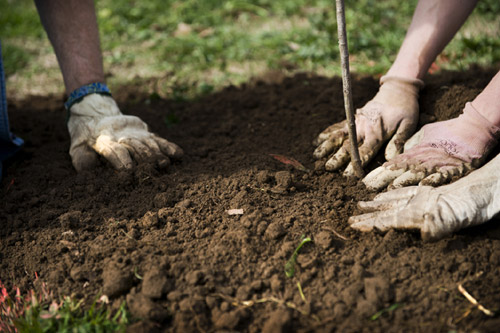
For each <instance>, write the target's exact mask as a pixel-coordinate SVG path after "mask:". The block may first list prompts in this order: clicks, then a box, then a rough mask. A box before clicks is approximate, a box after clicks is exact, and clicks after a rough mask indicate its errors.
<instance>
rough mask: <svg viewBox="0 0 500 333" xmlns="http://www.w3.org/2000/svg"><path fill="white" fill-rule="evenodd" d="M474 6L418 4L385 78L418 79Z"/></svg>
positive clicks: (448, 1)
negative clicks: (389, 76)
mask: <svg viewBox="0 0 500 333" xmlns="http://www.w3.org/2000/svg"><path fill="white" fill-rule="evenodd" d="M476 4H477V0H439V1H435V0H420V1H419V2H418V4H417V8H416V9H415V13H414V14H413V19H412V22H411V25H410V27H409V28H408V32H407V33H406V37H405V39H404V41H403V44H402V45H401V48H400V49H399V53H398V56H397V57H396V61H395V62H394V64H393V65H392V67H391V68H390V69H389V71H388V72H387V75H391V76H400V77H407V78H416V79H422V78H423V77H424V75H425V73H427V70H428V69H429V67H430V65H431V64H432V62H433V61H434V59H435V58H436V57H437V56H438V54H439V53H441V51H442V50H443V49H444V47H445V46H446V44H448V42H449V41H450V40H451V39H452V38H453V36H454V35H455V33H456V32H457V31H458V29H460V27H461V26H462V24H463V23H464V22H465V20H466V19H467V17H468V16H469V14H470V13H471V12H472V10H473V9H474V7H475V6H476Z"/></svg>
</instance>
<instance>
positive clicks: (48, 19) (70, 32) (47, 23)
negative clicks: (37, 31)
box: [35, 0, 104, 93]
mask: <svg viewBox="0 0 500 333" xmlns="http://www.w3.org/2000/svg"><path fill="white" fill-rule="evenodd" d="M35 3H36V6H37V9H38V13H39V14H40V19H41V21H42V24H43V26H44V28H45V30H46V31H47V35H48V36H49V39H50V41H51V43H52V46H53V47H54V50H55V53H56V56H57V60H58V62H59V66H60V67H61V72H62V75H63V78H64V84H65V86H66V91H67V92H68V93H70V92H72V91H73V90H75V89H77V88H79V87H81V86H83V85H85V84H89V83H92V82H104V70H103V65H102V55H101V48H100V43H99V30H98V27H97V19H96V15H95V8H94V1H92V0H35Z"/></svg>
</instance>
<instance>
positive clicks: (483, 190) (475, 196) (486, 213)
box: [349, 155, 500, 240]
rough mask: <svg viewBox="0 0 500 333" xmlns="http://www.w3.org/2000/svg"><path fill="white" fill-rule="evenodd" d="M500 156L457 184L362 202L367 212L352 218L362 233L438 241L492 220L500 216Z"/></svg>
mask: <svg viewBox="0 0 500 333" xmlns="http://www.w3.org/2000/svg"><path fill="white" fill-rule="evenodd" d="M498 170H500V155H497V156H496V157H495V158H494V159H493V160H491V161H490V162H489V163H487V164H486V165H485V166H483V167H482V168H480V169H478V170H475V171H473V172H472V173H470V174H469V175H467V176H466V177H464V178H462V179H460V180H458V181H456V182H455V183H452V184H449V185H445V186H442V187H437V188H435V187H431V186H411V187H405V188H400V189H396V190H392V191H389V192H386V193H381V194H379V195H377V196H376V197H375V198H374V199H373V201H368V202H363V201H362V202H359V203H358V206H359V207H360V208H361V209H362V210H364V211H365V212H369V213H366V214H363V215H359V216H353V217H350V218H349V224H350V225H351V227H352V228H354V229H357V230H360V231H371V230H373V229H379V230H381V231H387V230H389V229H390V228H395V229H416V230H420V233H421V235H422V239H423V240H435V239H439V238H442V237H444V236H447V235H449V234H451V233H453V232H455V231H457V230H460V229H463V228H465V227H469V226H473V225H478V224H481V223H484V222H486V221H488V220H490V219H491V218H492V217H493V216H495V214H497V213H498V212H500V175H499V173H498Z"/></svg>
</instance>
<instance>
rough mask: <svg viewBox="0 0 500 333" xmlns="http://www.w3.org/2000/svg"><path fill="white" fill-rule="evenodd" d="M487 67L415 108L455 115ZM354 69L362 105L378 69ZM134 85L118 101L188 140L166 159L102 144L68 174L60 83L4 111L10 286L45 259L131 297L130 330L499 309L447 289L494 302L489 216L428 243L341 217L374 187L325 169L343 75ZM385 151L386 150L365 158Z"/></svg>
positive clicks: (458, 325) (497, 288) (250, 326)
mask: <svg viewBox="0 0 500 333" xmlns="http://www.w3.org/2000/svg"><path fill="white" fill-rule="evenodd" d="M494 73H495V71H493V70H480V69H472V70H469V71H467V72H463V73H441V74H437V75H434V76H432V77H429V78H428V79H427V80H426V82H427V85H426V87H425V88H424V90H423V91H422V94H421V111H422V112H423V113H426V114H428V115H432V116H434V117H436V118H437V119H438V120H443V119H448V118H451V117H456V116H457V115H458V114H459V113H460V112H461V110H462V108H463V106H464V104H465V102H466V101H469V100H471V99H473V98H474V97H475V96H476V95H477V94H478V93H479V92H480V91H481V89H482V88H483V87H484V86H485V85H486V84H487V83H488V81H489V80H490V79H491V77H492V76H493V75H494ZM353 86H354V101H355V104H356V106H357V107H360V106H362V105H363V104H364V103H366V102H367V101H368V100H369V99H370V98H371V97H373V95H374V94H375V93H376V91H377V87H378V83H377V80H376V79H375V78H371V77H362V78H361V77H358V78H355V81H354V84H353ZM133 91H134V89H133V88H130V87H128V88H123V89H122V90H121V91H117V92H116V96H118V97H117V98H118V100H119V104H120V105H121V108H122V111H124V113H127V114H133V115H137V116H139V117H141V118H142V119H143V120H145V121H146V122H147V123H148V124H149V125H150V127H151V129H152V130H153V131H154V132H156V133H158V134H160V135H161V136H163V137H165V138H167V139H169V140H171V141H173V142H176V143H177V144H179V145H180V146H181V147H183V148H184V149H185V152H186V156H185V157H184V158H183V159H182V160H180V161H174V162H173V164H172V165H171V166H169V167H168V169H167V170H157V169H155V167H154V166H151V165H141V166H138V167H137V168H135V170H133V172H117V171H114V170H111V169H110V168H109V167H108V166H106V165H104V162H103V165H102V166H101V167H99V168H98V169H97V170H95V171H94V172H87V173H81V174H77V173H76V172H75V171H74V170H73V168H72V165H71V161H70V158H69V155H68V147H69V137H68V134H67V130H66V127H65V117H66V116H65V112H64V110H63V107H62V102H63V99H62V96H61V97H46V98H30V99H27V100H24V101H18V102H15V103H11V105H9V107H10V109H9V110H10V117H11V123H12V129H13V131H14V132H15V133H16V134H18V135H19V136H21V137H22V138H24V139H25V141H26V148H25V149H24V153H23V154H22V155H21V156H19V158H18V159H17V160H16V161H14V162H12V163H11V164H10V165H8V166H7V167H6V168H4V170H5V176H4V179H3V180H2V192H3V193H2V200H1V202H0V223H1V228H0V280H2V281H3V282H5V283H7V285H8V286H10V287H12V286H13V285H17V286H20V287H22V288H24V289H27V288H31V287H32V283H33V280H34V276H35V272H37V273H38V275H39V276H40V279H41V280H43V281H45V282H47V284H48V285H49V287H50V288H51V289H52V290H54V292H55V293H56V294H57V295H74V296H75V297H79V298H85V299H86V300H87V301H89V302H91V301H92V300H93V299H95V297H97V296H98V295H99V294H106V295H108V296H109V297H110V299H111V302H112V306H114V307H118V306H119V304H120V303H121V302H123V301H126V302H127V305H128V308H129V310H130V311H131V312H132V314H133V315H134V317H136V318H138V319H141V320H140V321H138V322H136V323H134V324H133V325H132V326H131V327H130V331H134V332H136V331H141V330H142V331H154V330H157V331H166V332H196V331H201V332H209V331H210V332H213V331H220V332H222V331H225V332H228V331H245V332H288V331H296V332H311V331H318V332H332V331H338V332H351V331H352V332H354V331H355V332H361V331H370V332H391V331H394V332H401V331H412V332H413V331H425V332H441V331H448V330H457V331H471V330H473V329H476V330H479V331H484V332H487V331H494V330H496V329H497V328H498V325H499V324H500V321H499V319H495V318H490V317H486V316H485V315H484V314H483V313H481V312H480V311H478V310H477V309H476V308H475V307H474V306H472V305H471V304H470V303H469V302H468V301H467V300H466V299H465V298H464V297H463V296H462V295H461V294H460V293H459V292H458V290H457V284H459V283H463V285H464V287H465V288H466V289H467V290H468V291H469V292H470V293H471V294H472V295H473V296H474V297H476V298H477V299H478V300H479V301H480V302H481V303H482V304H483V305H484V306H485V307H487V308H491V309H495V308H498V306H499V304H500V276H499V274H498V273H499V271H498V265H499V263H500V227H499V226H498V223H487V224H486V225H483V226H480V227H476V228H471V229H467V230H464V231H462V232H460V233H458V234H456V235H454V236H452V237H449V238H446V239H443V240H441V241H438V242H435V243H423V242H422V240H421V239H420V236H419V234H418V233H411V232H399V231H390V232H388V233H386V234H381V233H378V232H372V233H368V234H361V233H358V232H356V231H354V230H352V229H350V228H349V226H348V224H347V219H348V217H349V216H351V215H354V214H357V213H358V210H357V208H356V203H357V201H359V200H367V199H370V198H371V197H372V196H373V195H374V193H370V192H368V191H367V190H366V189H365V188H364V186H363V184H362V183H361V182H359V181H357V180H352V179H345V178H343V177H342V176H341V175H340V173H328V172H325V171H322V170H321V168H320V167H318V166H319V165H320V164H318V163H315V161H314V160H313V158H312V151H313V146H312V144H311V142H312V140H313V139H314V138H315V136H316V135H317V134H318V133H319V132H320V131H321V130H323V129H324V128H326V127H327V126H328V125H330V124H332V123H334V122H338V121H340V120H342V119H344V118H345V116H344V109H343V97H342V89H341V80H340V79H339V78H325V77H318V76H314V75H309V74H301V75H296V76H294V77H292V78H284V79H281V80H274V81H273V80H267V81H257V82H255V83H253V84H251V85H250V84H249V85H248V86H242V87H228V88H227V89H224V90H223V91H221V92H218V93H215V94H212V95H210V96H206V97H203V98H201V99H199V100H197V101H172V100H158V99H148V98H143V97H141V96H137V95H134V93H133ZM270 154H281V155H285V156H287V157H289V158H294V159H296V160H298V161H300V162H301V163H302V164H303V165H305V166H306V167H307V168H308V169H310V170H312V171H310V172H304V171H300V170H296V169H294V168H293V167H291V166H289V165H285V164H282V163H280V162H279V161H277V160H275V159H273V158H272V157H271V156H270ZM382 162H383V157H382V156H379V157H378V158H377V160H376V161H375V162H373V163H372V166H371V167H372V168H373V167H375V166H377V165H378V164H380V163H382ZM229 209H242V210H243V214H242V215H230V214H228V212H227V210H229ZM303 235H305V236H310V237H311V238H312V239H313V241H312V242H310V243H307V244H306V245H305V246H304V247H303V248H302V249H301V252H300V254H299V256H298V259H297V267H296V271H295V276H294V277H293V278H287V276H286V275H285V272H284V266H285V263H286V262H287V260H288V259H289V257H290V256H291V254H292V253H293V251H294V249H295V248H296V247H297V245H298V244H299V242H300V240H301V238H302V237H303ZM298 282H300V286H301V288H302V292H303V297H302V295H301V292H300V291H299V288H298V286H297V283H298ZM380 311H381V312H380ZM377 313H378V315H377V316H375V317H372V316H373V315H374V314H377Z"/></svg>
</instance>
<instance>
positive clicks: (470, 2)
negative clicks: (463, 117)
mask: <svg viewBox="0 0 500 333" xmlns="http://www.w3.org/2000/svg"><path fill="white" fill-rule="evenodd" d="M477 2H478V1H477V0H440V1H435V0H420V1H419V2H418V5H417V8H416V9H415V13H414V15H413V20H412V23H411V25H410V27H409V29H408V32H407V34H406V37H405V40H404V42H403V44H402V45H401V48H400V50H399V53H398V56H397V57H396V61H395V62H394V64H393V65H392V66H391V68H390V69H389V71H388V72H387V75H394V76H402V77H408V78H416V79H423V77H424V75H425V74H426V73H427V71H428V70H429V67H430V66H431V64H432V62H433V61H434V59H436V57H437V56H438V55H439V53H441V51H442V50H443V49H444V47H445V46H446V45H447V44H448V42H449V41H450V40H451V39H452V38H453V36H454V35H455V33H456V32H457V31H458V29H460V27H461V26H462V24H463V23H464V22H465V20H466V19H467V17H468V16H469V15H470V13H471V12H472V10H473V9H474V7H475V6H476V4H477ZM499 92H500V72H499V73H497V75H496V76H495V77H494V78H493V79H492V80H491V82H490V83H489V84H488V86H487V87H486V88H485V89H484V90H483V92H481V94H479V95H478V96H477V97H476V98H475V99H474V100H473V101H472V104H473V105H474V107H475V108H476V110H478V112H479V113H480V114H481V115H482V116H483V117H485V118H486V119H487V120H488V121H489V122H490V123H492V124H493V125H496V126H500V94H499Z"/></svg>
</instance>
